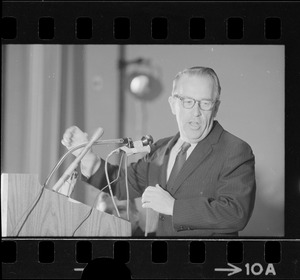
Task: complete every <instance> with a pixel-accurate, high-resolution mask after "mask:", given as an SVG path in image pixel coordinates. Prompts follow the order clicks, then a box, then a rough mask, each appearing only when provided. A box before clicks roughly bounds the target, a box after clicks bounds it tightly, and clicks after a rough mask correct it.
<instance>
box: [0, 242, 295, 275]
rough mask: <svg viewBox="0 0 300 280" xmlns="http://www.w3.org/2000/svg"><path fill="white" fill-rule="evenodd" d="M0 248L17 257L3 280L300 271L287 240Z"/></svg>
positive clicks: (7, 260)
mask: <svg viewBox="0 0 300 280" xmlns="http://www.w3.org/2000/svg"><path fill="white" fill-rule="evenodd" d="M2 247H4V248H5V247H6V248H5V249H7V250H6V252H18V254H17V256H16V254H14V253H9V254H6V256H5V257H4V260H3V261H4V262H3V264H2V271H3V272H2V275H3V276H5V278H14V276H17V278H20V274H21V272H22V276H21V277H22V279H28V278H31V279H33V278H36V276H37V275H38V276H39V278H44V277H47V278H51V279H62V278H77V279H78V278H80V277H81V276H82V275H83V273H84V271H86V273H88V272H89V273H91V272H95V271H98V273H99V274H101V273H103V274H104V273H111V276H113V275H114V274H115V273H116V271H114V270H113V268H115V269H116V268H118V269H119V270H120V271H121V272H122V273H124V278H125V279H130V278H126V277H127V276H128V277H130V275H131V277H132V278H133V279H134V278H137V279H141V278H154V279H156V278H168V279H180V278H185V279H188V278H209V279H210V278H221V277H227V276H231V275H235V277H238V278H239V279H243V278H247V279H249V278H257V277H259V278H265V277H266V278H269V279H274V278H275V279H277V278H278V279H281V278H285V277H288V279H298V277H299V272H300V270H299V269H300V267H299V252H300V245H299V243H295V242H289V241H281V242H279V241H268V240H265V241H263V242H262V241H255V240H252V241H243V242H242V241H224V240H223V241H213V240H210V241H199V240H191V241H188V242H186V241H178V240H168V241H164V240H152V241H151V240H147V241H145V240H131V241H130V242H129V241H125V240H88V241H87V240H79V241H78V240H68V242H66V240H55V241H49V240H40V241H39V240H19V241H18V242H17V243H16V242H15V241H6V242H4V243H3V244H2ZM107 260H111V261H112V262H109V261H107ZM29 267H30V269H29ZM120 271H118V272H120ZM18 276H19V277H18Z"/></svg>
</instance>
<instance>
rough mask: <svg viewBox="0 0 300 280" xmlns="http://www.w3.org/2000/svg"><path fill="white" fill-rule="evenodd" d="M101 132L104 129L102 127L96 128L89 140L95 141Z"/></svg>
mask: <svg viewBox="0 0 300 280" xmlns="http://www.w3.org/2000/svg"><path fill="white" fill-rule="evenodd" d="M103 133H104V130H103V128H102V127H99V128H97V129H96V131H95V132H94V134H93V135H92V137H91V140H90V142H96V141H97V140H98V139H99V138H100V137H101V136H102V135H103Z"/></svg>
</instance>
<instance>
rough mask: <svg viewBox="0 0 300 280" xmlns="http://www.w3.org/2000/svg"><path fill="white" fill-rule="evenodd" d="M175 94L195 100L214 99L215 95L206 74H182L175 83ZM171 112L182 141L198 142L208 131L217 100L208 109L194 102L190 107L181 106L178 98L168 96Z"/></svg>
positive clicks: (217, 104) (215, 110) (217, 105)
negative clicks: (174, 117)
mask: <svg viewBox="0 0 300 280" xmlns="http://www.w3.org/2000/svg"><path fill="white" fill-rule="evenodd" d="M176 94H177V95H179V96H182V97H191V98H194V99H195V100H198V101H199V100H203V99H205V100H212V101H215V100H216V98H217V96H216V93H214V92H213V82H212V80H211V79H210V78H209V77H207V76H191V77H189V76H183V77H181V78H180V80H179V81H178V83H177V91H176ZM169 103H170V106H171V110H172V113H173V114H174V115H175V116H176V119H177V123H178V128H179V132H180V136H181V137H182V138H183V140H184V141H187V142H190V143H198V142H199V141H201V140H202V139H204V138H205V137H206V136H207V134H208V133H209V132H210V130H211V128H212V125H213V120H214V117H215V116H216V114H217V111H218V107H219V101H218V102H216V103H215V105H214V107H213V108H212V109H211V110H210V111H204V110H201V109H200V106H199V103H195V105H194V107H193V108H191V109H186V108H184V107H183V105H182V103H181V101H180V99H178V98H175V97H173V96H171V97H169Z"/></svg>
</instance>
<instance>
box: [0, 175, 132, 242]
mask: <svg viewBox="0 0 300 280" xmlns="http://www.w3.org/2000/svg"><path fill="white" fill-rule="evenodd" d="M41 190H42V187H41V186H40V184H39V182H38V176H37V175H32V174H2V189H1V202H2V206H1V212H2V236H11V237H13V236H16V234H17V232H18V229H19V228H20V226H21V223H22V222H23V221H24V219H25V217H26V215H27V213H28V212H29V211H28V210H29V209H31V208H32V206H33V204H34V202H35V201H36V200H37V197H38V194H39V193H40V192H41ZM90 210H91V208H90V207H89V206H87V205H84V204H82V203H74V202H71V201H70V200H69V198H68V197H66V196H64V195H62V194H59V193H56V192H54V191H51V190H49V189H44V191H43V194H42V196H41V198H40V200H39V202H38V203H37V204H36V206H35V207H34V210H33V211H32V213H31V214H30V215H29V218H28V219H27V221H26V223H25V225H24V227H23V229H22V231H21V232H20V234H19V236H27V237H31V236H41V237H42V236H52V237H56V236H57V237H69V236H72V234H73V232H74V231H75V229H76V228H77V226H78V225H79V224H80V223H81V222H82V221H83V220H84V218H85V217H86V216H87V215H88V213H89V212H90ZM5 223H6V224H5ZM130 235H131V224H130V222H128V221H126V220H123V219H120V218H117V217H115V216H112V215H110V214H107V213H104V212H100V211H98V210H96V209H93V211H92V213H91V215H90V216H89V218H88V219H87V220H86V221H85V222H84V223H83V224H82V225H81V226H80V228H79V229H78V230H77V231H76V234H75V236H130Z"/></svg>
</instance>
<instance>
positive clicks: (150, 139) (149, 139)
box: [141, 135, 153, 146]
mask: <svg viewBox="0 0 300 280" xmlns="http://www.w3.org/2000/svg"><path fill="white" fill-rule="evenodd" d="M141 140H142V143H143V146H148V145H152V144H153V137H152V136H151V135H146V136H143V137H142V139H141Z"/></svg>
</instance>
